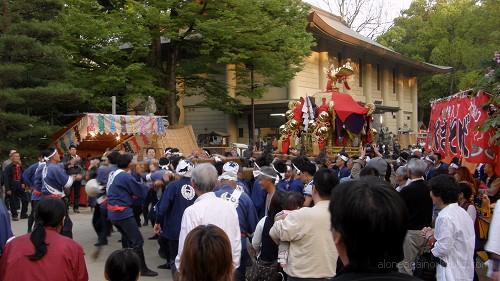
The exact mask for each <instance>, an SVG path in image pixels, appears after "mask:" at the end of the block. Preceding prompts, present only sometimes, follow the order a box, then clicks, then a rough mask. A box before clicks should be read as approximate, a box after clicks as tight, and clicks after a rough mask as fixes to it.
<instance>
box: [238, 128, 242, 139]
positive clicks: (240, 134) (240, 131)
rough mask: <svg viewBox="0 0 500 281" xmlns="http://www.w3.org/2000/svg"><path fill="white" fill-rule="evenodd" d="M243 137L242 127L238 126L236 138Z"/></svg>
mask: <svg viewBox="0 0 500 281" xmlns="http://www.w3.org/2000/svg"><path fill="white" fill-rule="evenodd" d="M242 137H243V128H238V138H242Z"/></svg>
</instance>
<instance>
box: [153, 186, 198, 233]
mask: <svg viewBox="0 0 500 281" xmlns="http://www.w3.org/2000/svg"><path fill="white" fill-rule="evenodd" d="M195 200H196V194H195V192H194V188H193V187H192V186H191V178H188V177H183V178H181V179H179V180H176V181H172V182H170V183H169V184H168V185H167V187H166V188H165V191H164V192H163V194H162V196H161V198H160V201H159V202H158V204H157V213H156V221H157V222H159V223H160V224H161V227H162V233H161V236H162V237H164V238H166V239H169V240H179V234H180V232H181V222H182V215H183V214H184V210H186V208H187V207H189V206H191V205H193V203H194V201H195Z"/></svg>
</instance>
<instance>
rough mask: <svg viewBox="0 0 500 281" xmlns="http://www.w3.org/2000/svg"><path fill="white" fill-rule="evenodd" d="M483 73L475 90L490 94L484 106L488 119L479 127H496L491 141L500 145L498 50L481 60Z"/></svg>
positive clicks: (485, 129)
mask: <svg viewBox="0 0 500 281" xmlns="http://www.w3.org/2000/svg"><path fill="white" fill-rule="evenodd" d="M483 67H484V73H483V74H484V75H483V77H482V78H481V79H479V80H478V83H477V86H476V90H483V91H486V92H488V93H490V94H491V99H490V102H489V103H488V104H485V105H484V108H485V109H486V110H487V112H488V115H489V117H488V120H487V121H486V122H485V124H484V126H483V127H482V128H481V129H482V130H483V131H487V130H489V129H496V132H495V136H494V137H493V139H492V141H494V142H496V143H497V145H500V144H499V142H500V110H498V107H499V106H500V52H495V57H494V58H493V59H490V60H485V61H484V62H483Z"/></svg>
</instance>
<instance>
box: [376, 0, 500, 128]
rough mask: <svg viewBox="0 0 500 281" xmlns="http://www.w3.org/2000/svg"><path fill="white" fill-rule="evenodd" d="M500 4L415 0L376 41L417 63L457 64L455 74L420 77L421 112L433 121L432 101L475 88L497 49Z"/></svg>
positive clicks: (492, 0)
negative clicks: (485, 65)
mask: <svg viewBox="0 0 500 281" xmlns="http://www.w3.org/2000/svg"><path fill="white" fill-rule="evenodd" d="M499 14H500V5H498V0H481V1H479V0H449V1H428V0H414V1H413V2H412V4H411V6H410V8H409V9H407V10H405V11H403V12H402V14H401V16H400V17H398V18H396V19H395V20H394V26H393V27H392V28H391V29H389V30H388V31H387V32H386V33H385V34H383V35H382V36H380V37H379V38H378V39H377V40H378V41H379V42H380V43H381V44H384V45H385V46H389V47H390V48H392V49H394V50H395V51H397V52H399V53H402V54H404V55H406V56H408V57H411V58H413V59H416V60H420V61H426V62H430V63H434V64H439V65H446V66H452V67H453V69H454V70H453V72H452V73H449V74H438V75H434V76H430V77H422V78H421V79H419V85H418V87H419V111H420V113H421V117H422V116H423V118H424V120H428V117H429V111H430V106H429V102H430V101H431V100H433V99H436V98H440V97H444V96H448V95H450V94H453V93H456V92H458V91H459V90H465V89H469V88H473V87H474V86H475V85H476V83H477V81H478V79H480V77H481V61H483V60H485V59H489V58H490V56H491V54H492V53H494V52H495V51H497V50H498V43H499V42H500V29H499V26H500V17H499V16H498V15H499Z"/></svg>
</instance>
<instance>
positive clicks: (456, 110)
mask: <svg viewBox="0 0 500 281" xmlns="http://www.w3.org/2000/svg"><path fill="white" fill-rule="evenodd" d="M489 99H490V98H489V96H488V95H487V94H486V93H484V92H480V93H479V94H478V95H477V96H469V95H465V94H463V95H460V94H458V95H455V96H452V97H450V98H445V99H442V100H439V101H436V102H434V103H432V105H431V107H432V111H431V116H430V120H429V133H428V135H427V142H426V145H427V148H429V149H431V150H433V151H436V152H441V153H442V154H443V155H444V156H446V157H459V158H461V159H464V160H466V161H467V162H470V163H495V159H496V158H497V155H498V153H499V152H500V150H499V147H498V146H495V144H494V143H491V142H490V139H491V137H492V136H493V135H494V133H495V132H494V130H493V129H492V130H489V131H487V132H481V131H480V130H479V128H480V127H481V126H482V125H483V123H484V122H485V121H486V119H487V118H488V114H487V112H486V111H484V110H483V109H482V106H483V105H484V104H485V103H487V102H488V101H489Z"/></svg>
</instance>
